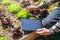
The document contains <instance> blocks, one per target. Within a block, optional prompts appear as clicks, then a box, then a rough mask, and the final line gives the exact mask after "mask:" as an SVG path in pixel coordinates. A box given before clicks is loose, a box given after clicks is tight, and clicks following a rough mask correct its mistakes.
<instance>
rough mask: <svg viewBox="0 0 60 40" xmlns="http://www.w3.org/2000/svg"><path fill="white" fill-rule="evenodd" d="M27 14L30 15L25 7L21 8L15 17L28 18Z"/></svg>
mask: <svg viewBox="0 0 60 40" xmlns="http://www.w3.org/2000/svg"><path fill="white" fill-rule="evenodd" d="M29 16H30V13H29V12H28V11H26V10H25V9H23V10H21V11H20V12H19V13H17V17H18V18H19V19H22V18H28V17H29Z"/></svg>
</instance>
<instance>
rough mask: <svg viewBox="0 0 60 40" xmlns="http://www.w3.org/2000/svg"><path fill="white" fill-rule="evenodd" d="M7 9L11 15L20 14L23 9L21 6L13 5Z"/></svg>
mask: <svg viewBox="0 0 60 40" xmlns="http://www.w3.org/2000/svg"><path fill="white" fill-rule="evenodd" d="M7 9H8V11H9V12H11V13H18V12H19V11H20V10H21V7H20V5H19V4H11V5H9V6H8V8H7Z"/></svg>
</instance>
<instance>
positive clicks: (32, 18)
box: [29, 17, 37, 20]
mask: <svg viewBox="0 0 60 40" xmlns="http://www.w3.org/2000/svg"><path fill="white" fill-rule="evenodd" d="M29 19H31V20H36V19H37V18H34V17H30V18H29Z"/></svg>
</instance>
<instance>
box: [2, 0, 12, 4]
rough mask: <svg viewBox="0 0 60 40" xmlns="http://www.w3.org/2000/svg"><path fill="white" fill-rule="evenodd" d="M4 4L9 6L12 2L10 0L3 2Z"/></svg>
mask: <svg viewBox="0 0 60 40" xmlns="http://www.w3.org/2000/svg"><path fill="white" fill-rule="evenodd" d="M2 4H3V5H9V4H11V2H10V0H3V1H2Z"/></svg>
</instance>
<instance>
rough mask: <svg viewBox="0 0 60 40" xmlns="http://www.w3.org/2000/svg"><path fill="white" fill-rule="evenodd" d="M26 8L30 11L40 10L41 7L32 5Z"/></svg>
mask: <svg viewBox="0 0 60 40" xmlns="http://www.w3.org/2000/svg"><path fill="white" fill-rule="evenodd" d="M26 10H27V11H29V12H31V11H36V10H39V8H38V7H37V6H33V5H31V6H28V7H27V8H26Z"/></svg>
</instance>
